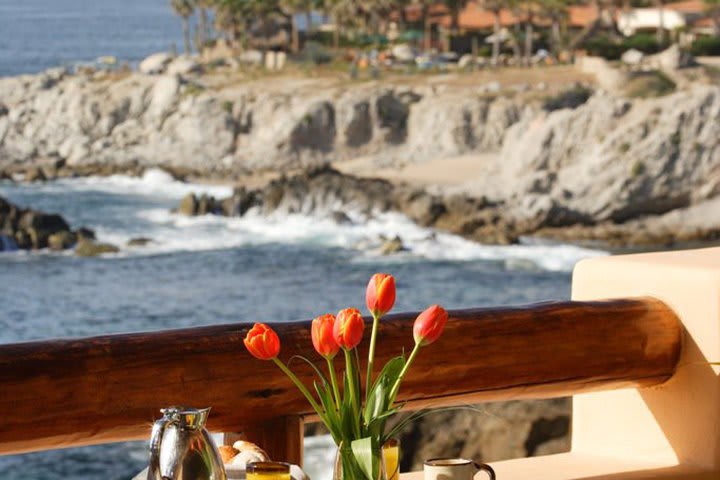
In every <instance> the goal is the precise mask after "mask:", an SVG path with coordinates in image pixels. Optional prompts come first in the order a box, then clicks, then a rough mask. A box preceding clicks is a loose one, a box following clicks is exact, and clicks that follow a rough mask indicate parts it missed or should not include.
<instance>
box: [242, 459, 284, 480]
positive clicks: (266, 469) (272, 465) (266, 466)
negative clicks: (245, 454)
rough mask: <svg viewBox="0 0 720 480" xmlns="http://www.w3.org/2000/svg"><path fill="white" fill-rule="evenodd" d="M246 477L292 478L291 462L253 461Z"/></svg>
mask: <svg viewBox="0 0 720 480" xmlns="http://www.w3.org/2000/svg"><path fill="white" fill-rule="evenodd" d="M245 477H246V479H247V480H290V464H288V463H281V462H251V463H249V464H248V466H247V469H246V472H245Z"/></svg>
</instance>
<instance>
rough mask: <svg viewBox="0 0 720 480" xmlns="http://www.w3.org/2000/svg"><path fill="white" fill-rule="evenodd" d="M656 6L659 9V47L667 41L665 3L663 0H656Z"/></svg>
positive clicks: (657, 38)
mask: <svg viewBox="0 0 720 480" xmlns="http://www.w3.org/2000/svg"><path fill="white" fill-rule="evenodd" d="M654 3H655V8H656V9H657V11H658V17H659V18H658V28H657V29H656V30H655V41H656V42H657V44H658V47H661V45H663V44H664V43H665V5H664V4H663V0H654Z"/></svg>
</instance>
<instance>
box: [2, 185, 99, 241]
mask: <svg viewBox="0 0 720 480" xmlns="http://www.w3.org/2000/svg"><path fill="white" fill-rule="evenodd" d="M89 235H91V236H92V237H94V235H95V234H94V233H93V232H92V231H91V230H88V229H80V230H79V231H78V232H73V231H72V230H71V229H70V226H69V225H68V223H67V222H66V221H65V219H64V218H63V217H61V216H60V215H57V214H50V213H44V212H40V211H37V210H30V209H24V208H20V207H18V206H16V205H13V204H12V203H10V202H8V201H7V200H5V199H4V198H2V197H0V236H2V237H3V238H5V244H4V245H14V247H15V248H19V249H22V250H30V249H40V248H47V247H50V248H51V249H53V250H64V249H66V248H70V247H72V246H73V245H74V244H75V242H76V241H77V240H78V238H84V237H87V236H89ZM11 241H12V243H10V242H11ZM7 249H8V248H6V247H4V248H0V251H2V250H7Z"/></svg>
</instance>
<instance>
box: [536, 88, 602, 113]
mask: <svg viewBox="0 0 720 480" xmlns="http://www.w3.org/2000/svg"><path fill="white" fill-rule="evenodd" d="M592 93H593V92H592V90H590V89H589V88H587V87H583V86H579V85H578V86H575V87H573V88H571V89H570V90H565V91H564V92H560V93H558V94H557V95H552V96H549V97H546V98H545V100H544V101H543V109H544V110H545V111H547V112H552V111H553V110H560V109H561V108H573V109H574V108H577V107H579V106H580V105H582V104H583V103H585V102H587V101H588V98H590V95H592Z"/></svg>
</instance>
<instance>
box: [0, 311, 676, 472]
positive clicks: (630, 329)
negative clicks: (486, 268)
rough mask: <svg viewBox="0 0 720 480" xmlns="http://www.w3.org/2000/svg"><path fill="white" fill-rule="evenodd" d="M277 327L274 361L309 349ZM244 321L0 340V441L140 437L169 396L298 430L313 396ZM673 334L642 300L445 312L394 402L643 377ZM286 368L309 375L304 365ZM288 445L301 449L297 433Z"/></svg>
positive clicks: (511, 394)
mask: <svg viewBox="0 0 720 480" xmlns="http://www.w3.org/2000/svg"><path fill="white" fill-rule="evenodd" d="M415 316H416V314H415V313H403V314H396V315H390V316H388V317H387V319H384V320H383V321H382V323H381V327H380V333H379V335H380V337H379V338H380V339H381V340H380V341H379V344H378V345H379V346H378V352H377V355H378V357H379V359H378V362H380V363H382V362H384V361H385V360H387V359H388V358H389V357H390V356H394V355H397V354H398V353H399V352H400V351H401V350H402V349H405V350H406V351H408V350H409V349H410V348H411V347H412V344H413V341H412V320H413V319H414V318H415ZM274 326H275V328H276V329H277V331H278V333H279V335H280V338H281V340H282V351H281V357H282V358H283V359H286V360H287V359H288V358H290V357H292V356H293V355H304V356H306V357H308V358H313V359H316V358H318V357H317V356H316V354H315V353H314V351H313V350H312V344H311V341H310V329H309V322H307V321H302V322H293V323H279V324H275V325H274ZM248 327H249V325H248V324H231V325H217V326H208V327H199V328H188V329H181V330H170V331H163V332H152V333H134V334H123V335H107V336H100V337H93V338H84V339H71V340H48V341H38V342H28V343H18V344H11V345H0V411H2V412H3V420H2V428H0V453H3V454H9V453H19V452H28V451H34V450H43V449H49V448H59V447H69V446H76V445H89V444H96V443H104V442H112V441H120V440H131V439H144V438H148V436H149V433H150V425H151V422H152V421H153V419H155V418H157V417H158V415H159V413H158V409H159V408H160V407H163V406H168V405H190V406H198V407H204V406H212V408H213V410H212V412H211V415H210V424H209V427H210V428H211V429H212V430H215V431H233V432H240V431H243V430H247V431H249V432H252V431H255V432H257V431H261V432H262V431H264V430H267V428H265V429H263V426H265V425H270V426H271V428H272V429H276V430H274V431H276V432H279V431H282V429H279V430H277V429H278V425H279V424H282V425H290V427H289V428H290V429H291V430H294V433H293V435H294V434H295V433H299V431H300V429H301V427H302V416H303V415H306V414H309V413H310V412H309V410H308V405H307V403H306V401H305V400H304V399H303V398H302V397H301V395H300V394H299V393H298V392H297V391H296V389H295V388H294V386H293V385H292V384H291V382H290V381H289V380H288V379H287V378H286V377H285V376H284V375H283V374H282V373H281V372H280V371H279V370H278V369H277V367H276V366H275V365H274V364H273V363H272V362H262V361H259V360H256V359H254V358H252V357H251V356H250V355H249V354H248V353H247V352H246V351H245V349H244V347H243V345H242V338H243V335H244V333H245V332H246V331H247V328H248ZM680 343H681V326H680V322H679V321H678V319H677V317H676V316H675V314H674V313H673V312H672V310H670V308H668V307H667V306H666V305H665V304H663V303H662V302H660V301H659V300H655V299H651V298H639V299H624V300H610V301H603V302H556V303H545V304H537V305H530V306H524V307H517V308H486V309H472V310H457V311H452V312H450V320H449V321H448V324H447V327H446V331H445V333H444V335H443V337H442V338H441V339H440V340H439V341H438V342H437V343H435V344H433V345H430V346H428V347H426V348H425V349H424V350H423V351H422V352H421V354H420V355H419V357H418V359H417V363H416V364H415V365H414V367H413V368H412V369H411V371H410V374H409V375H408V376H407V378H406V381H405V382H404V384H403V387H402V389H401V391H400V400H403V401H409V406H410V407H411V408H413V407H425V406H436V405H437V406H440V405H450V404H458V403H465V402H481V401H486V400H500V399H516V398H540V397H550V396H564V395H571V394H575V393H581V392H588V391H594V390H600V389H614V388H622V387H647V386H651V385H656V384H659V383H662V382H664V381H665V380H667V379H668V378H669V377H670V376H671V375H672V374H673V372H674V370H675V366H676V363H677V361H678V357H679V352H680ZM366 344H367V342H364V346H365V347H366V346H367V345H366ZM360 357H361V358H364V357H365V352H364V351H361V354H360ZM338 360H340V359H338ZM336 365H337V366H338V367H340V365H341V362H339V361H336ZM292 367H293V369H296V370H297V372H298V375H299V377H300V378H301V379H302V380H303V381H305V382H306V383H307V384H310V382H311V377H312V372H311V370H310V368H309V367H307V366H305V365H304V364H303V362H300V361H298V362H293V364H292ZM282 419H286V420H282ZM297 419H300V421H299V422H298V421H297ZM265 433H267V432H265ZM290 444H292V445H293V447H288V448H293V449H297V448H298V447H297V438H292V439H290V440H288V443H287V444H286V445H290ZM271 449H275V450H276V451H279V450H280V448H275V447H271ZM286 454H287V456H291V457H293V458H291V459H292V460H296V458H297V456H298V455H299V454H298V453H297V452H296V453H295V454H294V455H291V454H290V453H288V452H286Z"/></svg>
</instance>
